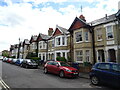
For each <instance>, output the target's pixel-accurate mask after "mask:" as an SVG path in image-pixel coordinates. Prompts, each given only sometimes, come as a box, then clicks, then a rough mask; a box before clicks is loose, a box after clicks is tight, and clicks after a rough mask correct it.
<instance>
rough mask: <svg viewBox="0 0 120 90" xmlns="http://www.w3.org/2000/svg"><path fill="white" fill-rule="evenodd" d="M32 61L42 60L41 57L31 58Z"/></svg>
mask: <svg viewBox="0 0 120 90" xmlns="http://www.w3.org/2000/svg"><path fill="white" fill-rule="evenodd" d="M30 59H32V60H40V58H39V57H31V58H30Z"/></svg>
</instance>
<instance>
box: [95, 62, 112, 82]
mask: <svg viewBox="0 0 120 90" xmlns="http://www.w3.org/2000/svg"><path fill="white" fill-rule="evenodd" d="M96 73H97V76H98V78H99V79H100V81H102V82H105V83H109V82H110V81H111V80H110V76H109V74H110V64H109V63H101V64H99V65H98V66H97V71H96Z"/></svg>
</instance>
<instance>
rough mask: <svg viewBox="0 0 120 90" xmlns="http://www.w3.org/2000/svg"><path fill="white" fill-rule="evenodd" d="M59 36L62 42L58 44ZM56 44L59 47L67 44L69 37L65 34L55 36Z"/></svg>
mask: <svg viewBox="0 0 120 90" xmlns="http://www.w3.org/2000/svg"><path fill="white" fill-rule="evenodd" d="M58 38H59V39H60V44H58ZM63 38H64V39H63ZM63 40H64V41H63ZM63 42H64V44H63ZM55 46H56V47H58V46H67V37H66V36H65V35H61V36H57V37H56V38H55Z"/></svg>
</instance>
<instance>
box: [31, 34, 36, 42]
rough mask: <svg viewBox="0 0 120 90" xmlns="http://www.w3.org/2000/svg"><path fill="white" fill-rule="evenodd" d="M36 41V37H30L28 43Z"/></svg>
mask: <svg viewBox="0 0 120 90" xmlns="http://www.w3.org/2000/svg"><path fill="white" fill-rule="evenodd" d="M36 41H37V35H34V36H32V37H31V39H30V43H32V42H36Z"/></svg>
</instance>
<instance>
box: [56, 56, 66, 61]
mask: <svg viewBox="0 0 120 90" xmlns="http://www.w3.org/2000/svg"><path fill="white" fill-rule="evenodd" d="M56 60H57V61H63V62H67V60H66V58H65V57H57V58H56Z"/></svg>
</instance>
